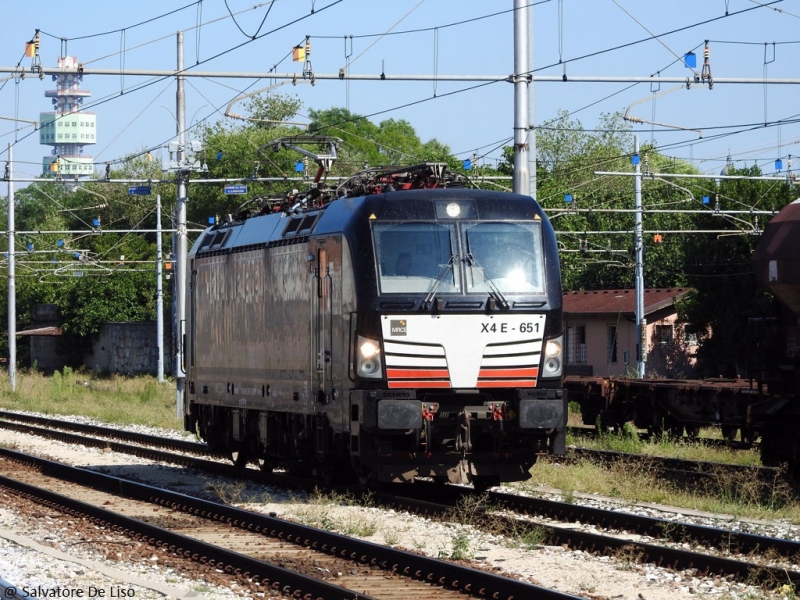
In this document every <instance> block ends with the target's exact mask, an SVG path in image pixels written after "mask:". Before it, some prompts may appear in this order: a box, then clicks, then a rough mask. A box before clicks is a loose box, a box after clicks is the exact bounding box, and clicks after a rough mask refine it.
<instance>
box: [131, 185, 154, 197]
mask: <svg viewBox="0 0 800 600" xmlns="http://www.w3.org/2000/svg"><path fill="white" fill-rule="evenodd" d="M128 195H129V196H149V195H150V186H149V185H132V186H131V187H129V188H128Z"/></svg>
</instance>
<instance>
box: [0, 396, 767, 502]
mask: <svg viewBox="0 0 800 600" xmlns="http://www.w3.org/2000/svg"><path fill="white" fill-rule="evenodd" d="M29 426H34V427H36V429H34V428H32V427H29ZM0 428H6V429H12V430H15V431H21V432H26V431H30V432H35V433H36V435H41V436H44V437H52V438H53V439H60V440H61V441H64V442H67V443H84V444H86V445H90V446H94V447H101V448H108V449H110V450H114V451H117V452H124V453H126V454H132V455H135V456H139V457H141V458H148V459H151V460H164V461H170V462H177V464H181V465H183V466H187V467H196V468H200V469H204V470H210V469H218V471H217V472H218V473H219V474H221V475H229V474H231V473H240V474H241V473H242V470H240V469H230V468H228V466H229V465H226V464H224V463H221V464H220V466H219V467H212V466H211V465H207V464H206V461H198V460H193V459H192V458H191V456H185V457H184V458H181V459H176V458H175V456H176V455H174V454H169V453H164V454H161V453H159V452H157V451H156V450H154V449H163V450H173V451H176V452H180V453H182V454H183V455H193V456H197V457H204V458H217V459H225V460H227V459H228V458H229V457H227V456H224V455H222V454H219V453H215V452H213V451H212V450H211V449H210V448H209V447H208V445H207V444H204V443H198V442H192V441H189V440H183V439H172V438H162V437H157V436H153V435H147V434H143V433H136V432H131V431H124V430H120V429H114V428H111V427H103V426H99V425H90V424H85V423H73V422H70V421H63V420H60V419H53V418H48V417H37V416H33V415H25V414H20V413H14V412H9V411H0ZM70 432H75V433H84V434H87V435H91V436H97V437H98V438H102V439H98V440H92V439H88V438H83V437H74V436H71V435H70ZM117 440H121V441H117ZM121 442H127V443H130V444H137V445H138V446H129V445H126V444H124V443H121ZM576 457H588V458H592V459H595V460H597V461H598V462H602V463H605V464H612V463H614V462H616V461H626V462H631V461H639V462H640V463H642V464H646V466H647V467H648V468H650V469H656V470H658V471H659V472H662V473H664V474H665V475H669V476H671V477H672V478H673V479H675V480H677V481H684V482H688V483H696V482H697V481H704V482H706V483H707V482H708V480H709V479H711V478H713V477H722V476H725V475H726V474H730V475H742V474H746V475H747V476H748V477H753V478H756V479H758V480H759V481H763V482H764V483H765V485H772V484H774V483H775V481H776V480H777V479H778V478H780V477H781V473H780V471H779V470H778V469H775V468H772V467H749V466H743V465H734V464H726V463H712V462H703V461H692V460H683V459H677V458H665V457H658V456H642V455H636V454H630V453H625V452H614V451H610V450H594V449H588V448H579V447H577V448H570V451H569V455H568V456H567V458H565V459H560V460H570V458H576ZM553 460H559V459H555V458H553ZM245 476H246V477H252V478H257V479H262V478H261V477H259V475H258V474H257V473H250V474H248V475H245ZM289 479H290V478H287V477H285V476H283V475H278V476H277V478H276V481H278V482H281V484H282V485H287V484H288V481H289ZM262 480H263V479H262ZM298 481H299V482H300V483H299V485H301V486H302V485H303V483H302V481H301V480H298Z"/></svg>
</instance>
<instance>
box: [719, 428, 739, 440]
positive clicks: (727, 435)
mask: <svg viewBox="0 0 800 600" xmlns="http://www.w3.org/2000/svg"><path fill="white" fill-rule="evenodd" d="M719 428H720V430H721V431H722V437H723V439H724V440H725V441H726V442H728V443H730V442H732V441H734V440H735V439H736V434H737V432H738V431H739V428H738V427H737V426H736V425H720V427H719Z"/></svg>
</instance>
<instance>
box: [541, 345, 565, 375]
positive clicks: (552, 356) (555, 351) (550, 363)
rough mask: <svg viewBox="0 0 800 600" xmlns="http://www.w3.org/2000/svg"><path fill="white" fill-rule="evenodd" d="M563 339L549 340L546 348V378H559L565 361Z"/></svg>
mask: <svg viewBox="0 0 800 600" xmlns="http://www.w3.org/2000/svg"><path fill="white" fill-rule="evenodd" d="M561 342H562V339H561V338H560V337H558V338H554V339H552V340H547V343H546V344H545V346H544V376H545V377H559V376H560V375H561V369H562V365H563V364H564V360H563V357H562V354H561V352H562V343H561Z"/></svg>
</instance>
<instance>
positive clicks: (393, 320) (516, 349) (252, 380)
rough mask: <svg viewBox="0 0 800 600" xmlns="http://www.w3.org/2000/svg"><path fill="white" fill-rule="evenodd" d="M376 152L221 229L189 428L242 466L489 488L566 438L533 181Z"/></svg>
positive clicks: (553, 289)
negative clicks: (336, 182) (530, 188)
mask: <svg viewBox="0 0 800 600" xmlns="http://www.w3.org/2000/svg"><path fill="white" fill-rule="evenodd" d="M464 183H465V182H464V181H463V180H462V179H461V178H459V177H455V176H452V175H448V173H447V172H446V171H445V170H444V168H443V166H441V165H433V164H425V165H419V166H418V167H415V168H398V169H383V170H381V169H375V170H369V171H366V172H363V173H361V174H359V175H358V176H356V177H353V178H351V179H350V180H349V181H348V182H346V183H345V184H343V185H341V186H339V188H337V189H336V190H332V191H331V192H325V191H324V190H322V189H321V188H320V187H315V188H312V189H310V190H309V191H308V192H305V193H303V194H298V195H297V196H294V197H292V198H290V199H288V200H287V199H284V201H283V202H282V203H275V205H274V206H272V205H270V204H266V205H265V206H263V207H262V209H261V211H260V212H259V214H256V215H254V216H247V215H244V214H243V215H240V216H239V217H236V218H233V219H231V220H230V221H229V222H226V223H220V224H216V225H213V226H211V227H209V228H208V229H207V230H206V231H205V232H204V233H203V234H202V235H201V236H200V237H199V239H198V240H197V241H196V243H195V244H194V246H193V248H192V250H191V252H190V254H189V259H188V264H189V273H190V285H189V292H188V297H187V322H186V351H185V353H184V355H185V360H186V365H185V367H186V388H185V389H186V397H185V403H184V406H185V427H186V429H187V430H189V431H192V432H197V433H199V435H200V436H201V437H202V438H203V439H204V440H206V442H207V443H208V444H209V445H210V446H212V447H214V448H216V449H218V450H222V451H224V452H227V453H230V456H231V458H232V459H233V460H234V462H236V463H237V464H240V465H244V464H246V463H247V462H251V461H252V462H257V463H258V464H259V465H261V467H262V468H263V469H266V470H271V469H274V468H280V469H286V470H288V471H290V472H297V473H304V474H313V475H316V476H318V477H320V478H321V479H324V480H331V479H334V478H338V477H345V478H346V477H351V478H353V477H354V478H357V479H358V480H360V481H361V482H362V483H367V482H370V481H375V482H411V481H413V480H414V479H415V478H416V477H428V478H433V479H434V480H437V481H442V482H444V481H450V482H459V483H468V482H471V483H474V484H476V485H481V486H482V485H490V484H494V483H497V482H500V481H514V480H522V479H527V478H528V477H529V469H530V468H531V466H532V465H533V464H534V463H535V461H536V457H537V455H539V454H543V453H555V454H562V453H564V452H565V449H566V448H565V428H566V418H567V406H566V404H567V398H566V393H565V391H564V388H563V385H562V373H563V359H564V357H563V355H562V349H563V338H562V320H561V310H562V307H561V299H562V295H561V277H560V268H559V259H558V253H557V245H556V240H555V235H554V232H553V228H552V226H551V225H550V222H549V221H548V219H547V217H546V216H545V214H544V213H543V211H542V209H541V208H540V207H539V205H538V204H537V203H536V201H535V200H534V199H532V198H530V197H527V196H522V195H517V194H511V193H504V192H491V191H483V190H476V189H468V188H467V187H465V185H464Z"/></svg>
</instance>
